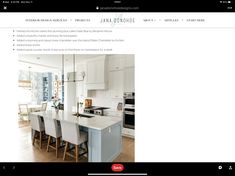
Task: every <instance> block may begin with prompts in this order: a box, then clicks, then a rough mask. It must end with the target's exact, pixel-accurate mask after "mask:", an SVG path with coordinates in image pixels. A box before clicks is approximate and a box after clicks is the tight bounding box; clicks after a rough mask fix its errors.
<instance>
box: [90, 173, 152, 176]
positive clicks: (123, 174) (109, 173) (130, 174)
mask: <svg viewBox="0 0 235 176" xmlns="http://www.w3.org/2000/svg"><path fill="white" fill-rule="evenodd" d="M88 175H138V176H139V175H148V174H147V173H88Z"/></svg>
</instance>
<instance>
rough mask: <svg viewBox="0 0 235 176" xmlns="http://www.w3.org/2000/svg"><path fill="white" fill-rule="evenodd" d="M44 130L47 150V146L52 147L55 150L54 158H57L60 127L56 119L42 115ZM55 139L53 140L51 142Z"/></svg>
mask: <svg viewBox="0 0 235 176" xmlns="http://www.w3.org/2000/svg"><path fill="white" fill-rule="evenodd" d="M43 119H44V124H45V131H46V134H47V135H48V136H49V137H48V142H47V152H49V148H52V149H54V150H55V151H56V158H58V149H59V147H60V138H61V136H62V135H61V127H60V124H59V123H58V122H57V120H56V119H53V118H51V117H49V116H44V117H43ZM53 139H55V142H53Z"/></svg>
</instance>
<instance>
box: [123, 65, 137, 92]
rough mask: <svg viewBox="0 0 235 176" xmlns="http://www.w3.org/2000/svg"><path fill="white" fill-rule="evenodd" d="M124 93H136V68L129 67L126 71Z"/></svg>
mask: <svg viewBox="0 0 235 176" xmlns="http://www.w3.org/2000/svg"><path fill="white" fill-rule="evenodd" d="M124 92H135V68H134V67H129V68H125V70H124Z"/></svg>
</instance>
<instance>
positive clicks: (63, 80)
mask: <svg viewBox="0 0 235 176" xmlns="http://www.w3.org/2000/svg"><path fill="white" fill-rule="evenodd" d="M72 64H73V65H72V67H73V72H72V74H68V75H67V80H65V79H64V78H65V77H64V76H65V75H64V70H65V69H64V68H65V61H64V54H62V84H63V83H64V82H78V81H83V80H84V77H85V72H84V71H82V72H80V73H79V74H77V75H76V57H75V54H73V60H72ZM70 76H72V79H70ZM76 76H79V77H80V78H81V79H77V78H76Z"/></svg>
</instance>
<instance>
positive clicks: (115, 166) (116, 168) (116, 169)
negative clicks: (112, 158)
mask: <svg viewBox="0 0 235 176" xmlns="http://www.w3.org/2000/svg"><path fill="white" fill-rule="evenodd" d="M111 169H112V171H113V172H122V171H123V170H124V166H123V165H122V164H113V165H112V167H111Z"/></svg>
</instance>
